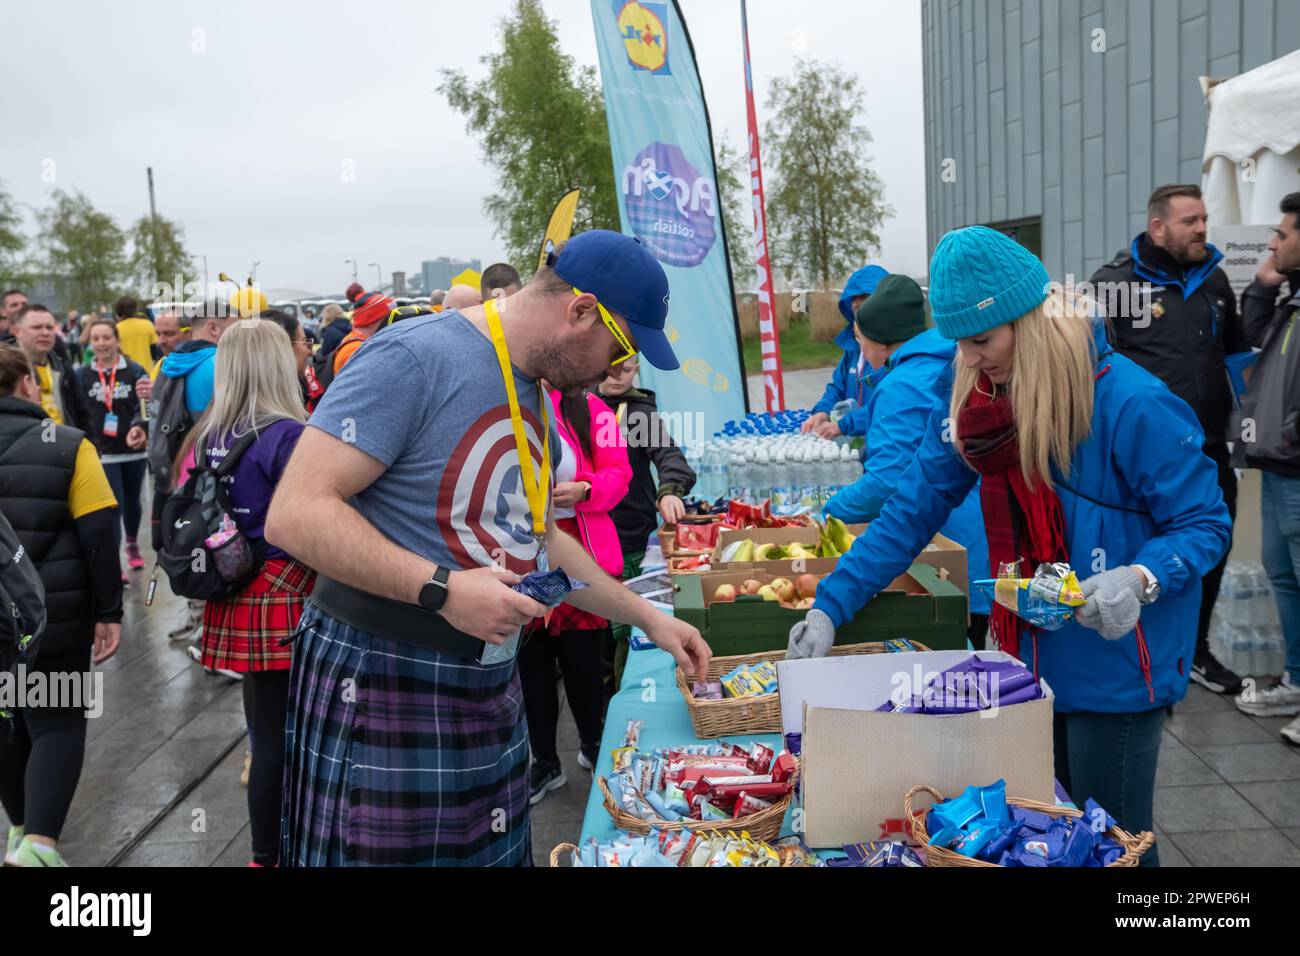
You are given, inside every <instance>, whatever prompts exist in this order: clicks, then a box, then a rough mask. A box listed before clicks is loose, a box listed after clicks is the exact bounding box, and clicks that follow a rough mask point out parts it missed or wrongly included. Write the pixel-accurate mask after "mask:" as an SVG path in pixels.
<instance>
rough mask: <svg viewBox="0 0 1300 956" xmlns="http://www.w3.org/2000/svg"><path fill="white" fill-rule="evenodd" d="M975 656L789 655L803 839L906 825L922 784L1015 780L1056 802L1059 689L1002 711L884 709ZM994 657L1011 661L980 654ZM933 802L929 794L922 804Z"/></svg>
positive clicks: (832, 840) (822, 842) (785, 707)
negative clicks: (894, 697)
mask: <svg viewBox="0 0 1300 956" xmlns="http://www.w3.org/2000/svg"><path fill="white" fill-rule="evenodd" d="M970 656H971V655H970V654H969V653H968V652H964V651H934V652H930V653H917V654H868V655H856V656H850V657H827V658H821V659H818V660H803V661H780V662H778V663H777V673H778V675H779V679H780V684H781V723H782V728H783V731H784V732H786V733H801V734H802V735H803V739H802V759H803V772H802V779H801V789H802V793H803V810H804V826H805V832H804V840H805V841H806V842H807V843H808V845H809V846H812V847H817V848H824V847H838V846H842V845H843V844H845V843H859V842H863V841H868V840H879V839H883V838H885V837H887V836H888V835H889V834H892V833H900V832H902V817H903V797H904V796H905V795H906V794H907V791H908V790H910V789H911V788H912V787H915V786H918V785H920V784H925V785H927V786H931V787H934V788H935V789H936V790H938V791H939V792H940V793H942V794H945V795H946V796H955V795H957V794H958V793H960V792H961V791H962V790H964V789H965V788H966V787H968V786H970V785H972V784H974V785H976V786H983V785H985V784H989V783H993V782H994V781H996V780H998V779H1005V780H1006V782H1007V795H1008V796H1012V797H1019V798H1022V799H1029V800H1039V801H1042V802H1044V803H1052V802H1054V800H1055V793H1056V790H1055V776H1054V767H1053V760H1052V694H1051V688H1050V687H1048V686H1047V684H1046V683H1045V682H1040V683H1042V687H1043V692H1044V693H1045V694H1046V695H1047V696H1046V697H1045V699H1043V700H1034V701H1029V702H1027V703H1023V704H1014V705H1012V706H1010V707H1006V708H1001V709H999V710H997V711H989V712H984V713H972V714H954V715H950V716H927V715H924V714H889V713H879V712H877V711H876V710H875V708H876V707H879V706H880V705H881V704H883V703H884V702H885V701H886V700H888V699H889V698H890V695H891V694H892V693H893V692H894V690H895V688H900V690H903V691H905V692H910V689H911V688H913V687H916V685H917V684H918V683H921V684H924V682H925V681H927V680H929V679H932V675H934V674H938V673H940V672H942V671H943V670H944V669H946V668H948V667H951V666H952V665H954V664H958V663H960V662H962V661H964V660H966V659H967V658H969V657H970ZM978 656H979V657H981V658H983V659H985V660H1010V659H1012V658H1009V657H1008V656H1007V655H1005V654H1001V653H998V652H994V651H981V652H980V653H979V655H978ZM921 803H922V804H925V803H926V801H924V800H923V801H921Z"/></svg>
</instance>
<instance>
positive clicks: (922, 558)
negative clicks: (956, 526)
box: [711, 524, 970, 598]
mask: <svg viewBox="0 0 1300 956" xmlns="http://www.w3.org/2000/svg"><path fill="white" fill-rule="evenodd" d="M867 527H868V526H867V525H865V524H851V525H849V526H848V529H849V533H850V534H854V535H861V534H863V533H864V532H866V530H867ZM820 533H821V532H820V530H819V529H817V528H754V529H749V530H739V531H723V532H722V533H721V534H720V535H719V536H718V544H717V547H715V548H714V549H713V560H712V562H711V569H712V570H714V571H740V570H744V569H746V568H753V569H754V570H758V571H767V572H768V573H770V574H776V575H780V576H782V577H787V578H788V577H790V576H791V575H792V574H803V573H805V572H807V573H808V574H829V573H830V572H831V571H834V570H835V565H836V563H837V562H838V561H839V558H806V559H803V560H802V561H800V560H798V559H795V560H791V559H788V558H787V559H785V560H782V561H731V562H724V561H723V560H722V552H723V551H724V550H725V549H726V548H727V546H728V545H731V544H734V543H735V542H737V541H745V540H751V541H753V542H754V543H755V544H795V543H800V544H808V545H813V546H816V545H817V543H818V539H819V536H820ZM916 560H917V561H919V562H920V563H921V564H928V565H930V566H932V567H934V568H937V569H938V570H939V577H940V578H941V579H943V580H946V581H951V582H952V583H953V584H955V585H957V587H959V588H961V590H962V592H963V593H964V594H965V595H966V596H967V598H969V597H970V577H969V572H968V571H967V559H966V549H965V548H963V547H962V546H961V545H960V544H958V543H957V542H956V541H953V540H952V539H951V538H945V537H944V536H943V535H941V534H936V535H935V536H934V539H933V540H932V541H931V542H930V543H929V544H927V545H926V546H925V550H924V551H922V552H921V553H920V554H918V555H917V556H916Z"/></svg>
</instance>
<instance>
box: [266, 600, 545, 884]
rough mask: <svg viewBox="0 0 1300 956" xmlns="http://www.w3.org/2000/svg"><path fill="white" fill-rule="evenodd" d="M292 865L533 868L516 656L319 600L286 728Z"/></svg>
mask: <svg viewBox="0 0 1300 956" xmlns="http://www.w3.org/2000/svg"><path fill="white" fill-rule="evenodd" d="M285 748H286V757H285V785H284V786H285V801H284V822H283V850H282V853H281V856H280V861H281V865H282V866H417V865H423V866H521V865H522V866H531V865H532V848H531V842H530V838H529V829H528V729H527V725H526V723H525V720H524V700H523V693H522V691H521V690H520V686H519V675H518V668H517V666H516V662H515V661H513V660H511V661H508V662H505V663H501V664H497V665H494V666H490V667H483V666H481V665H479V664H475V663H474V662H472V661H464V660H460V659H458V658H453V657H448V656H446V655H441V654H437V653H435V652H432V651H427V650H424V649H423V648H417V647H412V646H410V645H406V644H397V643H393V642H391V641H387V640H384V639H382V638H378V637H375V636H374V635H371V634H369V633H367V632H365V631H360V630H357V629H356V628H353V627H350V626H349V625H347V624H344V623H342V622H340V621H338V620H336V619H335V618H333V617H331V616H330V615H328V614H325V613H324V612H323V611H321V610H320V609H319V608H317V607H316V606H315V605H313V604H311V603H308V605H307V608H306V610H305V612H304V613H303V617H302V623H301V626H300V627H299V630H298V636H297V639H296V646H295V647H294V652H293V668H292V671H291V676H290V687H289V716H288V721H287V727H286V731H285Z"/></svg>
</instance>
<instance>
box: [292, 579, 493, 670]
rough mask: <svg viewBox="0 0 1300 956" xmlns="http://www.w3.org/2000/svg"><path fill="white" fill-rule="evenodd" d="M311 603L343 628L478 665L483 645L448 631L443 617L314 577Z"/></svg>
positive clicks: (453, 629)
mask: <svg viewBox="0 0 1300 956" xmlns="http://www.w3.org/2000/svg"><path fill="white" fill-rule="evenodd" d="M311 603H312V604H315V605H316V606H317V607H318V608H320V609H321V610H322V611H324V612H325V613H326V614H328V615H330V616H331V617H333V618H337V619H338V620H340V621H342V622H343V623H344V624H350V625H351V626H352V627H355V628H356V629H357V630H360V631H366V632H368V633H370V634H374V635H375V636H376V637H382V638H385V639H387V640H390V641H397V642H398V643H401V644H411V645H414V646H415V647H423V648H425V649H427V650H431V651H437V652H438V653H439V654H448V655H450V656H452V657H459V658H463V659H466V660H472V661H480V660H482V658H483V652H484V650H486V649H487V643H486V642H484V641H481V640H479V639H478V638H477V637H474V636H472V635H470V634H466V633H465V632H464V631H459V630H457V629H456V628H454V627H452V626H451V624H450V623H449V622H448V621H447V619H446V618H445V617H443V616H442V615H441V614H437V613H435V612H433V611H430V610H428V609H427V608H423V607H420V605H418V604H407V603H405V602H403V601H391V600H389V599H388V598H382V597H378V596H376V595H374V594H367V593H366V592H365V591H358V590H357V589H356V588H353V587H349V586H348V585H346V584H340V583H339V582H338V581H335V580H333V579H331V578H327V577H326V576H325V575H323V574H318V575H317V576H316V588H315V590H313V591H312V592H311Z"/></svg>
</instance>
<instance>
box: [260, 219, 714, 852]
mask: <svg viewBox="0 0 1300 956" xmlns="http://www.w3.org/2000/svg"><path fill="white" fill-rule="evenodd" d="M667 316H668V279H667V276H665V275H664V270H663V268H662V267H661V266H660V265H659V263H658V262H657V261H656V260H655V258H654V256H652V255H651V254H650V253H649V252H648V251H646V249H645V248H644V247H643V246H642V245H641V244H640V243H639V242H637V241H636V240H635V239H632V238H630V237H628V236H623V235H620V234H618V233H614V232H604V231H599V230H597V231H592V232H586V233H582V234H581V235H577V236H574V237H573V238H572V239H570V240H569V242H568V243H567V244H565V245H563V246H561V247H560V248H559V249H557V250H556V253H555V255H554V256H553V257H552V258H551V259H550V261H549V262H548V264H547V265H546V266H544V267H543V268H541V269H539V270H538V272H537V274H536V275H534V276H533V277H532V279H531V280H530V281H529V282H528V284H527V285H525V286H524V287H523V288H522V289H520V290H519V291H518V292H516V293H515V294H514V295H511V296H508V297H505V298H501V299H489V300H488V301H486V302H484V303H483V304H482V305H477V306H473V307H470V308H465V309H463V310H455V309H452V310H444V311H443V312H441V313H440V314H438V315H430V316H427V317H420V318H414V319H408V320H407V321H405V322H400V323H397V324H396V325H392V326H389V327H388V328H385V329H383V330H382V331H381V332H379V333H377V334H376V335H374V336H373V337H372V338H371V339H369V340H368V341H367V343H366V347H365V348H363V349H361V350H360V351H359V352H357V354H356V356H355V357H354V358H353V359H352V360H351V361H350V362H348V364H347V366H346V367H345V368H344V369H343V371H342V372H341V373H340V374H339V376H338V378H336V379H335V380H334V382H333V384H332V385H331V386H330V388H329V391H328V392H326V393H325V396H324V397H323V398H322V399H321V403H320V405H318V406H317V408H316V410H315V412H314V413H313V414H312V417H311V420H310V421H309V422H308V427H307V428H306V429H305V430H304V431H303V434H302V437H301V439H299V442H298V445H297V447H296V449H295V450H294V453H293V458H292V459H291V460H290V462H289V465H288V468H287V469H286V471H285V474H284V479H283V481H282V482H281V488H284V489H288V488H292V489H293V491H292V493H290V492H289V491H287V490H286V491H285V492H284V493H283V494H277V495H276V496H275V499H274V500H273V501H272V503H271V507H270V510H269V512H268V515H267V521H266V536H267V539H268V540H269V541H271V542H273V543H274V544H275V546H276V547H279V548H282V549H284V550H285V551H286V552H287V553H289V554H292V555H293V556H294V557H296V558H297V559H299V560H300V561H302V562H303V563H305V564H307V565H308V566H310V567H312V568H314V569H316V571H317V573H318V578H317V583H316V588H315V590H314V591H313V592H312V596H311V599H310V601H309V602H308V604H307V608H306V610H305V611H304V615H303V625H302V629H301V631H300V632H299V636H298V638H297V640H296V643H295V646H294V660H293V671H292V673H291V676H290V687H289V710H290V715H291V716H290V718H289V722H288V725H287V730H286V733H287V736H288V745H287V751H286V752H287V753H288V754H289V760H288V764H287V766H286V768H285V775H286V782H287V786H288V787H289V788H290V792H291V793H294V794H305V793H309V794H311V798H310V799H305V800H296V799H295V800H293V801H290V803H289V804H288V805H287V807H286V810H285V820H284V827H285V828H286V829H285V833H286V834H287V836H286V839H287V843H286V844H285V850H286V853H285V855H284V856H283V857H282V858H281V863H282V865H286V866H322V865H342V864H344V863H348V864H351V865H415V864H446V865H453V864H454V865H467V866H488V865H515V864H520V863H523V862H524V861H526V860H528V859H530V858H531V848H530V846H529V836H528V834H529V829H528V806H529V776H528V774H529V770H528V738H527V734H526V731H525V724H524V720H523V716H522V715H523V710H524V709H523V700H522V695H521V691H520V684H519V676H518V668H517V667H516V664H515V654H516V652H517V650H518V646H519V640H520V628H521V626H522V625H524V624H527V623H528V622H529V621H531V620H533V619H534V618H537V617H540V616H542V615H543V614H544V613H545V611H546V607H545V606H544V605H542V604H541V603H539V602H538V601H537V600H535V597H537V596H539V595H538V594H537V592H528V591H526V590H525V591H519V590H515V589H514V588H512V587H511V585H516V584H518V583H519V582H520V579H521V577H522V576H523V575H526V574H529V573H531V572H533V571H539V570H541V571H545V570H547V569H548V568H549V569H563V570H564V571H565V572H567V573H568V574H569V575H570V576H571V577H573V578H576V579H578V580H580V581H583V582H585V583H586V584H587V587H586V588H584V589H582V590H580V591H575V592H573V593H571V594H569V595H568V597H567V598H566V599H565V600H566V601H567V602H568V603H569V604H571V605H573V606H574V607H576V608H579V609H580V610H584V611H590V612H592V613H594V614H598V615H600V616H601V617H605V618H609V619H610V620H612V621H615V622H619V623H627V624H631V625H633V626H638V627H640V628H641V629H642V630H644V631H645V633H646V635H647V637H649V639H650V640H651V641H653V642H654V643H655V644H657V645H658V646H659V647H661V648H663V649H664V650H666V651H668V652H669V653H671V654H672V655H673V657H674V658H676V660H677V662H678V664H679V665H680V666H681V667H682V668H683V670H684V671H686V672H687V673H690V674H695V675H701V676H702V675H703V674H705V673H707V671H708V665H709V660H710V657H711V654H710V651H709V646H708V644H707V643H705V641H704V638H703V637H701V636H700V633H699V632H698V631H697V630H696V629H695V628H694V627H691V626H690V625H689V624H686V623H685V622H684V621H681V620H678V619H676V618H673V617H671V616H669V615H667V614H662V613H660V612H658V611H656V610H655V608H654V606H653V605H651V604H649V603H647V602H646V601H645V600H643V599H642V598H640V597H638V596H637V595H636V594H634V593H633V592H632V591H630V590H629V589H628V588H626V587H624V586H623V585H622V584H621V583H620V582H619V581H617V580H616V579H614V578H612V577H610V576H609V575H608V574H606V573H605V572H604V571H603V570H601V568H600V567H599V566H597V564H596V563H595V561H594V560H593V559H592V557H591V556H590V555H589V554H588V553H587V552H586V550H585V549H584V548H583V547H582V546H581V545H580V544H578V543H577V542H575V541H574V540H573V539H572V538H570V537H569V536H568V535H566V534H565V533H564V532H563V531H561V530H559V529H558V528H557V527H555V522H554V516H553V514H552V513H551V512H552V508H551V493H550V492H551V489H550V482H551V477H552V473H553V472H554V470H555V465H556V463H557V462H558V460H559V458H560V456H561V455H562V453H563V452H562V446H561V442H560V440H559V438H558V436H557V434H556V432H555V430H554V427H553V425H552V423H551V419H552V414H551V412H550V405H551V403H550V401H549V399H547V398H546V397H545V396H544V394H543V391H542V386H541V380H543V379H545V380H546V381H547V382H549V383H550V384H551V385H552V387H554V388H557V389H559V390H561V391H563V392H568V393H576V392H577V391H579V390H581V389H583V388H587V387H592V386H595V385H596V384H597V383H599V382H600V381H601V379H602V378H604V376H605V372H606V371H607V370H608V369H609V368H610V367H611V366H612V365H615V364H621V363H622V362H623V361H624V360H625V359H627V358H628V357H629V356H630V355H634V354H636V353H638V352H640V353H642V354H644V355H645V357H646V360H647V361H649V362H651V363H652V364H654V365H655V366H657V367H658V368H661V369H675V368H677V359H676V358H675V357H674V356H673V351H672V348H671V346H670V345H669V343H668V337H667V336H666V335H665V334H664V323H665V320H666V319H667ZM377 382H378V383H382V390H381V391H378V392H377V391H376V383H377ZM349 682H355V686H357V687H364V688H365V693H364V695H362V694H351V693H348V692H347V686H345V685H348V684H349ZM375 721H377V722H375ZM399 725H400V726H402V727H403V728H405V730H404V731H403V733H401V734H399V735H397V736H394V735H392V734H391V733H390V732H389V730H390V729H391V728H392V727H397V726H399ZM363 727H364V729H363ZM321 753H330V754H340V755H342V756H341V757H340V759H338V760H331V761H322V760H317V759H316V757H315V756H314V755H315V754H321ZM429 767H437V768H438V773H423V772H421V771H422V770H424V769H427V768H429ZM358 794H359V795H360V796H357V795H358ZM494 808H504V812H505V813H506V814H507V817H506V819H505V820H503V821H502V823H503V826H501V827H496V826H493V827H484V826H482V825H481V824H482V821H483V820H484V819H487V818H489V817H491V815H492V813H493V810H494Z"/></svg>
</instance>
